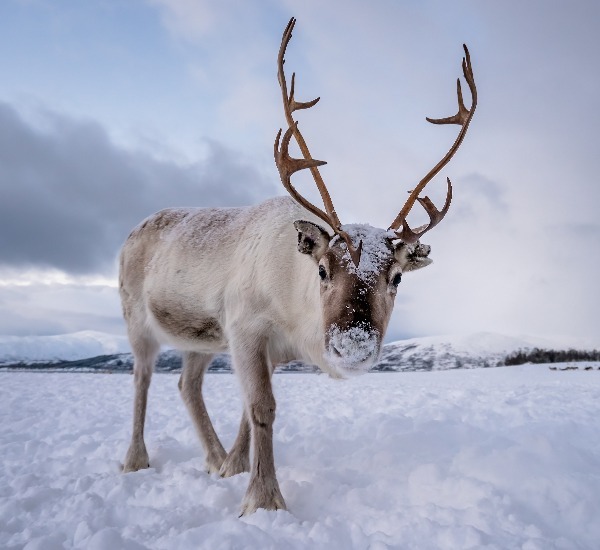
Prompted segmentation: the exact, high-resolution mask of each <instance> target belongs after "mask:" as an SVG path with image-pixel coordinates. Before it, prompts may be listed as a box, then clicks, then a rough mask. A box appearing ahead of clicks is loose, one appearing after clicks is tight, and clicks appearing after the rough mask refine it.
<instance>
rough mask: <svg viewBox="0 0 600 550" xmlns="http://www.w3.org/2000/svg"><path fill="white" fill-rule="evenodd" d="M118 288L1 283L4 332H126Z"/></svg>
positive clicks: (0, 324)
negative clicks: (9, 284)
mask: <svg viewBox="0 0 600 550" xmlns="http://www.w3.org/2000/svg"><path fill="white" fill-rule="evenodd" d="M118 304H119V297H118V292H117V289H116V288H109V287H104V286H100V285H96V286H83V285H75V284H70V285H43V284H34V285H29V286H6V287H3V286H0V334H11V335H15V336H27V335H33V334H39V335H52V334H64V333H70V332H76V331H79V330H97V331H100V332H108V333H113V334H117V333H122V332H124V322H123V319H122V317H121V315H120V308H119V305H118Z"/></svg>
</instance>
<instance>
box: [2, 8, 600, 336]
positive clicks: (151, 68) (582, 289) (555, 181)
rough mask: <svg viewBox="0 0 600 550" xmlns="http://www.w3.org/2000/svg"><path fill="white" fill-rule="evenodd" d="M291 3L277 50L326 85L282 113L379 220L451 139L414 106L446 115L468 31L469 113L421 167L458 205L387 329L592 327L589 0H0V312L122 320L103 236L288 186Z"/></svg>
mask: <svg viewBox="0 0 600 550" xmlns="http://www.w3.org/2000/svg"><path fill="white" fill-rule="evenodd" d="M292 15H294V16H295V17H297V19H298V24H297V26H296V30H295V32H294V38H293V39H292V43H291V45H290V47H289V49H288V55H287V64H286V68H287V70H288V72H290V71H291V70H295V71H296V72H297V75H298V76H297V97H298V99H304V100H307V99H312V98H313V97H316V96H321V101H320V103H319V105H318V106H317V107H315V108H314V109H312V110H310V111H304V112H300V114H299V116H298V118H299V120H300V124H301V126H302V129H303V134H304V136H305V138H306V139H307V141H308V143H309V146H310V148H311V151H312V152H313V154H314V156H315V157H317V158H319V159H323V160H327V161H328V164H327V166H326V167H324V168H323V169H322V174H323V176H324V178H325V180H326V181H327V183H328V186H329V189H330V191H331V194H332V196H333V199H334V202H335V204H336V208H337V210H338V213H339V215H340V218H341V220H342V222H344V223H351V222H367V223H370V224H372V225H375V226H380V227H387V226H388V225H389V223H390V222H391V220H392V219H393V218H394V217H395V216H396V214H397V212H398V211H399V210H400V208H401V206H402V204H403V199H405V197H406V192H407V191H408V190H410V189H411V188H412V186H413V185H414V184H415V183H416V182H417V181H418V180H419V179H420V178H421V177H422V176H423V175H424V174H425V173H426V172H427V171H428V170H429V169H430V168H431V167H432V166H433V165H434V164H435V163H436V162H437V161H438V160H439V159H440V158H441V157H442V156H443V155H444V154H445V152H446V150H447V149H448V147H449V146H450V144H451V143H452V141H453V140H454V137H455V135H456V132H457V129H458V127H455V126H448V127H438V126H433V125H430V124H428V123H427V122H426V121H425V116H430V117H443V116H448V115H451V114H454V113H455V111H456V95H455V84H454V82H455V79H456V77H457V76H459V75H460V61H461V57H462V43H463V42H465V43H467V45H468V46H469V48H470V51H471V55H472V61H473V67H474V72H475V79H476V82H477V87H478V92H479V105H478V109H477V113H476V115H475V118H474V120H473V123H472V125H471V128H470V130H469V134H468V135H467V138H466V140H465V142H464V144H463V146H462V147H461V149H460V151H459V152H458V153H457V155H456V157H455V158H454V159H453V161H452V162H451V163H450V164H449V165H448V166H447V167H446V168H445V169H444V170H443V172H442V174H440V176H438V177H437V178H436V179H435V180H434V181H433V182H432V183H431V184H430V186H429V187H430V188H431V189H429V188H428V194H429V195H430V196H431V197H432V198H433V199H434V200H435V201H436V202H438V203H440V202H441V200H442V196H443V194H444V191H443V190H444V182H445V177H446V176H449V177H450V178H451V179H452V181H453V183H454V200H453V203H452V207H451V209H450V212H449V213H448V215H447V216H446V218H445V219H444V221H443V222H442V224H440V226H438V227H437V228H436V229H435V230H433V231H432V232H431V233H430V234H428V235H427V238H426V239H424V241H425V242H427V243H428V244H430V245H431V246H432V248H433V252H432V257H433V258H434V264H433V265H432V266H430V267H428V268H427V269H425V270H423V271H419V272H416V273H414V274H411V275H410V276H407V277H405V278H404V280H403V282H402V286H401V292H400V293H399V296H398V299H397V304H396V310H395V313H394V317H393V320H392V323H391V326H390V332H389V336H388V340H391V339H397V338H400V337H409V336H422V335H430V334H447V333H458V332H461V333H464V332H473V331H495V332H501V333H506V334H515V335H516V334H519V335H521V334H530V335H539V336H548V337H552V336H572V337H581V338H585V339H587V340H588V341H591V342H593V343H594V344H595V345H600V334H599V331H598V327H599V325H600V291H599V290H598V284H599V283H598V282H597V281H598V274H599V273H600V246H599V245H600V220H599V214H598V205H599V204H600V184H599V181H598V180H599V177H598V172H597V165H598V159H600V151H599V149H600V148H599V143H600V141H599V139H598V137H597V134H598V131H599V130H600V109H599V108H598V101H599V98H600V62H599V60H598V59H599V58H598V52H599V51H600V33H598V24H599V23H600V3H598V2H596V1H585V2H584V1H577V2H564V1H552V0H543V1H542V0H537V1H536V0H534V1H529V2H521V1H516V0H508V1H504V2H492V1H480V0H477V1H475V0H473V1H458V2H452V3H449V2H444V1H436V2H433V1H420V2H409V1H392V0H374V1H372V2H362V1H358V0H345V1H343V2H342V1H331V2H322V1H316V0H303V1H302V2H297V1H292V0H279V1H269V0H247V1H244V2H242V1H240V0H236V1H233V0H147V1H144V0H128V1H127V2H122V1H121V0H87V1H86V2H72V1H70V0H3V1H2V2H1V3H0V75H2V76H1V77H0V334H12V335H29V334H60V333H66V332H74V331H78V330H87V329H93V330H101V331H106V332H113V333H121V332H123V330H124V325H123V322H122V321H121V318H120V306H119V300H118V294H117V290H116V271H117V270H116V257H117V254H118V250H119V248H120V246H121V244H122V242H123V240H124V239H125V238H126V236H127V234H128V232H129V230H130V229H131V228H132V227H133V226H134V225H136V224H137V223H138V222H139V221H140V220H141V219H142V218H144V217H145V216H147V215H148V214H150V213H152V212H154V211H156V210H159V209H161V208H163V207H166V206H190V205H198V206H214V205H232V206H233V205H236V206H237V205H244V204H255V203H258V202H260V201H261V200H263V199H266V198H268V197H270V196H273V195H277V194H283V193H284V191H283V189H282V187H281V184H280V182H279V178H278V175H277V171H276V168H275V166H274V163H273V159H272V143H273V139H274V136H275V134H276V132H277V129H278V128H279V127H280V126H281V125H282V124H283V122H284V118H283V113H282V108H281V103H280V95H279V88H278V84H277V80H276V55H277V49H278V47H279V42H280V39H281V33H282V31H283V28H284V27H285V25H286V23H287V21H288V19H289V18H290V16H292ZM467 95H468V94H467ZM296 181H297V182H298V186H300V187H301V188H302V191H303V193H304V194H306V195H307V196H309V197H311V198H312V199H313V200H314V201H318V199H317V195H316V192H315V191H314V190H313V187H314V184H313V183H312V180H310V178H306V177H304V175H299V176H298V177H297V179H296ZM411 219H412V221H413V222H414V223H417V224H418V223H419V222H420V221H421V219H422V218H421V217H420V213H416V214H415V215H414V216H413V217H412V218H411Z"/></svg>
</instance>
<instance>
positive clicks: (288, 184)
mask: <svg viewBox="0 0 600 550" xmlns="http://www.w3.org/2000/svg"><path fill="white" fill-rule="evenodd" d="M296 126H297V123H294V125H293V126H290V127H289V128H288V129H287V130H286V132H285V134H283V140H282V141H281V148H280V147H279V141H280V139H281V130H279V132H277V137H276V138H275V144H274V156H275V164H276V165H277V168H278V169H279V175H280V177H281V183H283V186H284V187H285V188H286V190H287V192H288V193H289V194H290V195H291V196H292V198H294V199H295V200H296V201H297V202H299V203H300V204H301V205H302V206H303V207H304V208H306V209H307V210H308V211H310V212H312V213H313V214H315V215H316V216H318V217H319V218H321V219H322V220H323V221H324V222H326V223H329V224H330V223H331V220H330V218H329V216H328V215H327V214H326V213H325V212H323V210H321V209H320V208H318V207H317V206H315V205H314V204H312V203H311V202H309V201H307V200H306V199H305V198H304V197H303V196H302V195H300V193H298V191H297V190H296V188H295V187H294V186H293V185H292V181H291V176H292V174H293V173H294V172H297V171H298V170H302V169H304V168H312V167H317V166H323V165H324V164H327V163H326V162H325V161H322V160H315V159H295V158H292V157H290V155H289V145H290V140H291V139H292V135H293V134H294V129H295V128H296Z"/></svg>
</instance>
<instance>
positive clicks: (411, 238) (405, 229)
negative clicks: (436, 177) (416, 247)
mask: <svg viewBox="0 0 600 550" xmlns="http://www.w3.org/2000/svg"><path fill="white" fill-rule="evenodd" d="M446 180H447V181H448V192H447V193H446V202H445V204H444V208H442V209H441V210H438V209H437V208H436V206H435V205H434V204H433V202H432V201H431V200H430V198H429V197H424V198H421V197H417V200H418V201H419V203H420V204H421V206H422V207H423V208H424V209H425V211H426V212H427V215H428V216H429V223H427V224H425V225H421V226H420V227H417V228H416V229H411V228H410V226H409V225H408V222H407V221H406V218H404V217H402V218H401V220H400V221H401V223H402V229H401V230H400V231H396V232H395V233H396V235H397V236H398V238H399V239H401V240H402V241H404V242H405V243H407V244H414V243H416V242H417V241H418V240H419V238H420V237H421V236H422V235H423V234H424V233H427V231H429V230H430V229H433V228H434V227H435V226H436V225H437V224H438V223H440V222H441V221H442V220H443V219H444V216H445V215H446V212H448V209H449V208H450V202H452V183H451V182H450V178H446ZM398 216H399V217H400V216H401V214H398Z"/></svg>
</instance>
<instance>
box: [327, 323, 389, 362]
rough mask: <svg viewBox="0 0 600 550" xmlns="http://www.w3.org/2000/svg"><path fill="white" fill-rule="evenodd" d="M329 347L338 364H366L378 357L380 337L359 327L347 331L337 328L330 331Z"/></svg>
mask: <svg viewBox="0 0 600 550" xmlns="http://www.w3.org/2000/svg"><path fill="white" fill-rule="evenodd" d="M328 347H329V352H330V354H331V355H332V357H333V358H334V359H335V360H336V362H341V363H346V364H348V365H349V366H350V365H353V364H358V363H364V362H366V361H368V360H369V359H372V358H373V357H375V356H377V354H378V351H379V335H378V334H377V333H376V332H374V331H370V330H365V328H362V327H359V326H354V327H350V328H348V329H345V330H340V329H339V327H337V326H335V327H333V328H332V329H331V330H330V334H329V346H328Z"/></svg>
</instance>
